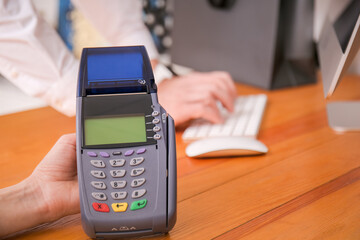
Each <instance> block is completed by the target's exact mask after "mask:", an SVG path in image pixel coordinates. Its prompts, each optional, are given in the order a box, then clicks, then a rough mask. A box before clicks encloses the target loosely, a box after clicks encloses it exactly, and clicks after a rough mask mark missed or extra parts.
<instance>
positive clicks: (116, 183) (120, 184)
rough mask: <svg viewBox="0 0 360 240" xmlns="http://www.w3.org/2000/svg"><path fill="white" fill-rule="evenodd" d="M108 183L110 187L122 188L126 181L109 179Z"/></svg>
mask: <svg viewBox="0 0 360 240" xmlns="http://www.w3.org/2000/svg"><path fill="white" fill-rule="evenodd" d="M110 185H111V187H112V188H115V189H117V188H124V187H125V186H126V181H124V180H123V181H111V182H110Z"/></svg>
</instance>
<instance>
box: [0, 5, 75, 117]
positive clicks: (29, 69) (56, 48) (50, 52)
mask: <svg viewBox="0 0 360 240" xmlns="http://www.w3.org/2000/svg"><path fill="white" fill-rule="evenodd" d="M78 65H79V63H78V61H77V60H76V59H75V58H74V57H73V55H72V54H71V53H70V52H69V51H68V50H67V48H66V46H65V45H64V43H63V42H62V40H61V39H60V37H59V36H58V34H57V33H56V31H55V30H54V29H53V28H51V27H50V26H49V25H47V24H46V23H45V21H44V20H43V19H42V18H41V17H39V16H38V15H37V13H36V11H35V10H34V7H33V5H32V4H31V1H30V0H11V1H0V72H1V74H3V75H4V76H5V77H6V78H7V79H8V80H10V81H11V82H13V83H14V84H15V85H16V86H18V87H19V88H20V89H22V90H23V91H24V92H26V93H27V94H29V95H31V96H35V97H39V98H41V99H43V100H45V101H46V102H47V103H48V104H49V105H51V106H52V107H54V108H55V109H57V110H58V111H60V112H62V113H64V114H66V115H68V116H72V115H75V102H76V101H75V96H76V94H75V93H76V83H77V71H78Z"/></svg>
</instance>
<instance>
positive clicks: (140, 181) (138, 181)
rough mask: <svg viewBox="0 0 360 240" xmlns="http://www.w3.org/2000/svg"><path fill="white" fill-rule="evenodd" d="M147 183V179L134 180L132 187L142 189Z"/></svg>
mask: <svg viewBox="0 0 360 240" xmlns="http://www.w3.org/2000/svg"><path fill="white" fill-rule="evenodd" d="M145 181H146V180H145V178H138V179H134V180H132V182H131V187H140V186H141V185H143V184H144V183H145Z"/></svg>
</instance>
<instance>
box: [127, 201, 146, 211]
mask: <svg viewBox="0 0 360 240" xmlns="http://www.w3.org/2000/svg"><path fill="white" fill-rule="evenodd" d="M146 203H147V200H146V199H142V200H139V201H135V202H132V204H131V207H130V210H132V211H134V210H138V209H141V208H144V207H145V206H146Z"/></svg>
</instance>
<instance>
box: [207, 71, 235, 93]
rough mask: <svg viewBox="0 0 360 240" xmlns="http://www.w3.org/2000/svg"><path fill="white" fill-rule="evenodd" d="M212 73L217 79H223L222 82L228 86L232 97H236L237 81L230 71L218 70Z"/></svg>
mask: <svg viewBox="0 0 360 240" xmlns="http://www.w3.org/2000/svg"><path fill="white" fill-rule="evenodd" d="M211 74H213V75H214V77H216V78H217V79H220V80H221V83H222V84H224V85H225V86H226V87H227V90H228V92H229V93H230V94H231V95H232V97H234V98H235V97H236V95H237V92H236V86H235V82H234V80H233V79H232V77H231V75H230V74H229V73H227V72H219V71H216V72H212V73H211Z"/></svg>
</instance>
